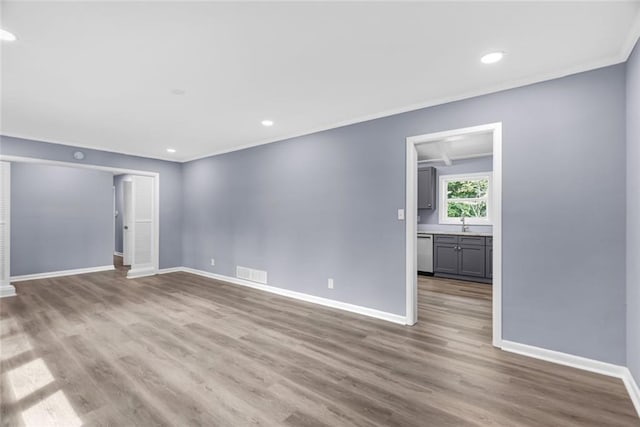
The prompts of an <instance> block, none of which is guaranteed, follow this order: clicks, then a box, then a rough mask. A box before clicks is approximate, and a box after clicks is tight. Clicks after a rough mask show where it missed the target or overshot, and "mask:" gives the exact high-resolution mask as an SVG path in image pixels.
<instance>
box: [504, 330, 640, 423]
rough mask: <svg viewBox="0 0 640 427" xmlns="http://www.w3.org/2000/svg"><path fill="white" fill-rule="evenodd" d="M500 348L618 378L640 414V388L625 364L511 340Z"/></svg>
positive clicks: (505, 341) (639, 414)
mask: <svg viewBox="0 0 640 427" xmlns="http://www.w3.org/2000/svg"><path fill="white" fill-rule="evenodd" d="M502 349H503V350H504V351H508V352H511V353H517V354H521V355H523V356H527V357H533V358H534V359H540V360H545V361H547V362H552V363H557V364H559V365H564V366H570V367H572V368H577V369H582V370H584V371H589V372H595V373H596V374H602V375H607V376H609V377H614V378H620V379H621V380H622V381H623V382H624V385H625V387H626V388H627V393H629V397H630V398H631V402H633V406H634V407H635V408H636V412H637V413H638V416H640V390H639V389H638V384H637V383H636V381H635V379H634V378H633V375H631V372H630V371H629V369H628V368H627V367H625V366H620V365H614V364H612V363H606V362H600V361H598V360H593V359H588V358H586V357H581V356H575V355H573V354H567V353H562V352H560V351H554V350H547V349H545V348H540V347H534V346H532V345H527V344H520V343H517V342H513V341H507V340H503V341H502Z"/></svg>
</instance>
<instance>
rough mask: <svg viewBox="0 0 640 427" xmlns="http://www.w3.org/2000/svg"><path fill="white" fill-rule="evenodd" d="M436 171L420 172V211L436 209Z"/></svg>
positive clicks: (426, 169) (423, 170) (428, 169)
mask: <svg viewBox="0 0 640 427" xmlns="http://www.w3.org/2000/svg"><path fill="white" fill-rule="evenodd" d="M435 199H436V169H435V168H433V167H429V168H425V169H420V170H418V209H435V208H436V205H435Z"/></svg>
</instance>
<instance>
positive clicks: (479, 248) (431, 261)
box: [406, 123, 502, 347]
mask: <svg viewBox="0 0 640 427" xmlns="http://www.w3.org/2000/svg"><path fill="white" fill-rule="evenodd" d="M406 149H407V151H406V160H407V163H406V170H407V176H406V295H407V299H406V316H407V320H406V323H407V324H408V325H414V324H415V323H416V322H418V272H419V271H421V272H422V273H424V274H426V275H433V276H435V277H436V279H433V280H431V279H427V280H424V279H421V280H422V281H421V284H425V283H427V282H428V285H429V286H431V287H432V288H435V289H436V290H438V287H441V286H442V288H440V289H447V291H448V290H449V289H454V288H456V290H455V291H453V292H470V293H476V294H478V295H483V294H484V295H485V296H487V298H491V305H492V307H491V316H492V343H493V345H494V346H496V347H500V346H501V342H502V302H501V301H502V125H501V123H492V124H487V125H481V126H474V127H469V128H462V129H455V130H450V131H445V132H437V133H431V134H425V135H417V136H412V137H409V138H407V140H406ZM472 282H477V283H472ZM467 284H468V286H467ZM447 287H448V288H447ZM431 290H433V289H431Z"/></svg>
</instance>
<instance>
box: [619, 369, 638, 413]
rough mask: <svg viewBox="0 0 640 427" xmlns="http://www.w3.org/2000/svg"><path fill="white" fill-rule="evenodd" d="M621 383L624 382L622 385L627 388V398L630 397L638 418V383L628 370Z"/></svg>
mask: <svg viewBox="0 0 640 427" xmlns="http://www.w3.org/2000/svg"><path fill="white" fill-rule="evenodd" d="M622 381H624V385H625V386H626V387H627V391H628V392H629V397H631V401H632V402H633V406H635V407H636V412H637V413H638V417H640V387H638V383H637V382H636V379H635V378H634V377H633V375H632V374H631V371H630V370H629V369H627V372H626V375H625V376H624V377H623V378H622Z"/></svg>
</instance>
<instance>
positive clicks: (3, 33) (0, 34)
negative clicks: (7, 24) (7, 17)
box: [0, 29, 16, 42]
mask: <svg viewBox="0 0 640 427" xmlns="http://www.w3.org/2000/svg"><path fill="white" fill-rule="evenodd" d="M15 39H16V36H15V35H13V33H10V32H9V31H7V30H3V29H0V40H2V41H5V42H12V41H15Z"/></svg>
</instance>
